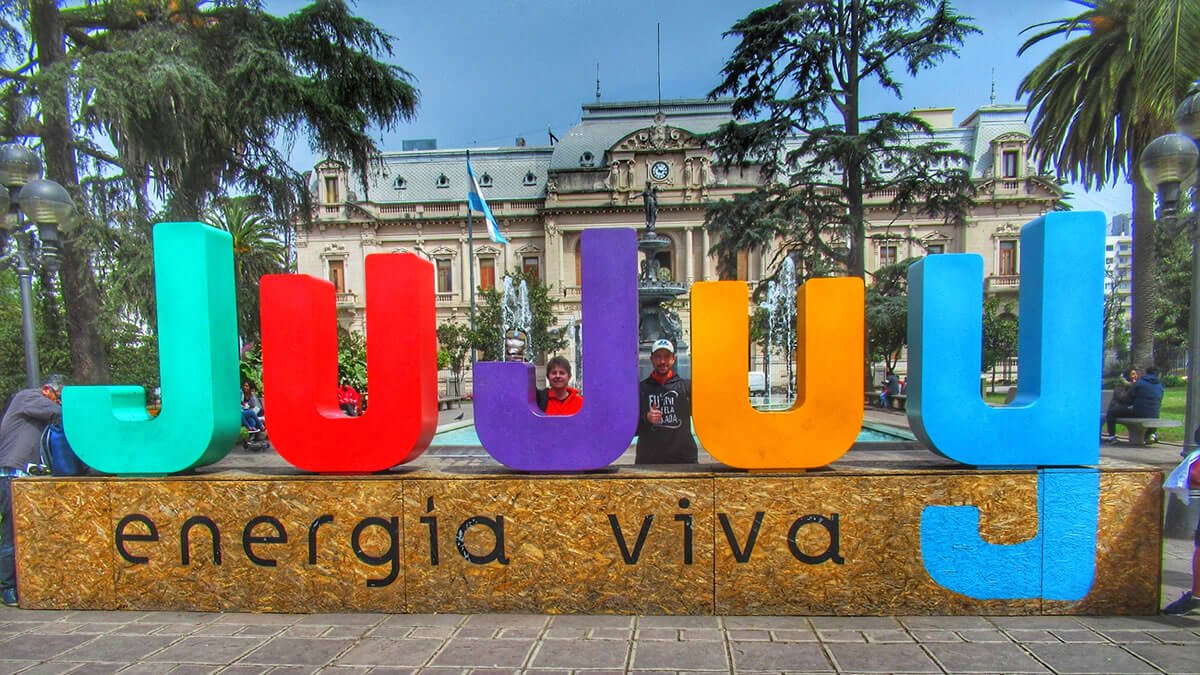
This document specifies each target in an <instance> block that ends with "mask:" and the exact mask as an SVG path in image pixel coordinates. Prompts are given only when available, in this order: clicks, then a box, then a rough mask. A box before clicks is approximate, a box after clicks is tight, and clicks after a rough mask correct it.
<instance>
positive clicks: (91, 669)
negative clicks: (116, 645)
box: [68, 661, 124, 675]
mask: <svg viewBox="0 0 1200 675" xmlns="http://www.w3.org/2000/svg"><path fill="white" fill-rule="evenodd" d="M121 668H124V666H122V665H121V664H119V663H92V662H89V661H85V662H83V663H76V664H75V667H74V668H72V669H71V670H70V671H68V672H71V673H75V675H112V674H113V673H116V672H117V671H119V670H120V669H121Z"/></svg>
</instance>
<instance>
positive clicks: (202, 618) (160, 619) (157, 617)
mask: <svg viewBox="0 0 1200 675" xmlns="http://www.w3.org/2000/svg"><path fill="white" fill-rule="evenodd" d="M220 617H221V615H220V614H212V613H209V612H146V613H145V614H143V615H142V616H139V617H138V618H136V619H134V620H133V621H135V622H137V623H190V624H193V625H202V624H206V623H212V622H213V621H216V620H217V619H218V618H220Z"/></svg>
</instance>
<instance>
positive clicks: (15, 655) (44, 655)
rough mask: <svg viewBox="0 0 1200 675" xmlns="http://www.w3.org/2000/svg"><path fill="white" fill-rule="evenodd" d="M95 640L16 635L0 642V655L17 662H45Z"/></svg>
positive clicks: (74, 636)
mask: <svg viewBox="0 0 1200 675" xmlns="http://www.w3.org/2000/svg"><path fill="white" fill-rule="evenodd" d="M95 639H96V636H95V635H70V634H68V635H46V634H42V633H38V634H36V635H17V636H15V637H11V638H9V639H7V640H5V641H3V642H0V654H3V655H4V658H6V659H13V660H17V661H23V660H26V659H28V660H32V661H45V660H47V659H52V658H54V657H55V656H58V655H59V654H61V653H63V652H65V651H67V650H68V649H74V648H75V647H78V646H79V645H81V644H83V643H85V642H90V641H92V640H95Z"/></svg>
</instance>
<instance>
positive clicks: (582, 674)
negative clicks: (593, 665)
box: [575, 669, 625, 675]
mask: <svg viewBox="0 0 1200 675" xmlns="http://www.w3.org/2000/svg"><path fill="white" fill-rule="evenodd" d="M624 672H625V671H624V670H591V669H589V670H577V671H575V675H622V673H624Z"/></svg>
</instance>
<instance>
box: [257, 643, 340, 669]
mask: <svg viewBox="0 0 1200 675" xmlns="http://www.w3.org/2000/svg"><path fill="white" fill-rule="evenodd" d="M352 644H354V640H332V639H329V638H315V639H312V640H295V639H288V638H276V639H274V640H270V641H268V642H266V643H265V644H263V645H262V646H260V647H258V648H257V649H255V650H254V651H252V652H250V653H249V654H247V655H245V656H243V657H242V658H240V659H238V662H239V663H263V664H267V665H297V666H319V665H323V664H326V663H329V662H330V661H332V660H333V659H334V657H335V656H337V655H338V654H341V653H342V652H344V651H346V649H347V648H349V647H350V645H352Z"/></svg>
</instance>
